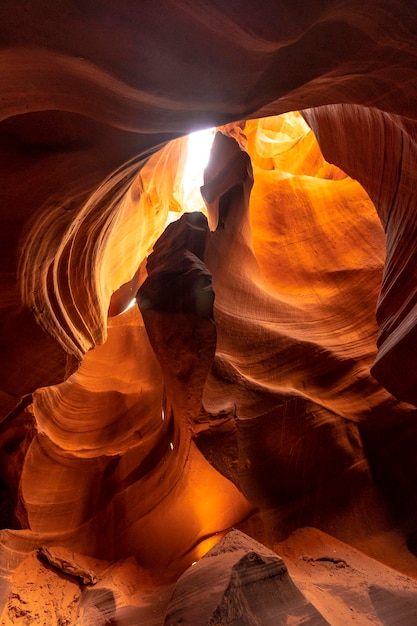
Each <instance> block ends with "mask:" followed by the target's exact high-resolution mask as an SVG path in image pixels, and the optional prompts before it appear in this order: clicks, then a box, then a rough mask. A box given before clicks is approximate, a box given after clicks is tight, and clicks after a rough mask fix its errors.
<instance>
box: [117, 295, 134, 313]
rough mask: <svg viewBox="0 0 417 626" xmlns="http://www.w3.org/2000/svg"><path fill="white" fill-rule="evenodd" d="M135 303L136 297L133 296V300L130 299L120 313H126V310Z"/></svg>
mask: <svg viewBox="0 0 417 626" xmlns="http://www.w3.org/2000/svg"><path fill="white" fill-rule="evenodd" d="M135 304H136V298H133V300H131V301H130V302H129V304H128V305H127V307H126V308H125V309H124V310H123V311H122V313H121V315H123V313H126V311H128V310H129V309H131V308H132V307H133V306H135Z"/></svg>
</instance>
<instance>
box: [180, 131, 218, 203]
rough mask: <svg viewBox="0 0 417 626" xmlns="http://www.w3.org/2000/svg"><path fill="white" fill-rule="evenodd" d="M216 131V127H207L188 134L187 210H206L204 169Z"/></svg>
mask: <svg viewBox="0 0 417 626" xmlns="http://www.w3.org/2000/svg"><path fill="white" fill-rule="evenodd" d="M215 133H216V129H215V128H206V129H205V130H199V131H197V132H195V133H191V134H190V135H189V136H188V141H187V156H186V159H185V166H184V171H183V174H182V190H183V197H182V204H183V207H184V210H185V211H187V212H189V211H203V212H205V210H206V209H205V205H204V201H203V198H202V197H201V193H200V187H201V186H202V185H203V184H204V180H203V177H204V169H205V167H206V165H207V163H208V160H209V158H210V150H211V146H212V144H213V140H214V135H215Z"/></svg>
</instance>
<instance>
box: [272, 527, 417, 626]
mask: <svg viewBox="0 0 417 626" xmlns="http://www.w3.org/2000/svg"><path fill="white" fill-rule="evenodd" d="M274 548H275V551H276V552H277V553H278V554H279V555H280V556H282V558H283V559H284V561H285V563H286V565H287V568H288V571H289V573H290V575H291V578H292V579H293V581H294V582H295V584H296V585H297V587H298V588H299V589H300V590H301V591H302V592H303V593H304V595H305V597H306V598H307V599H308V600H309V601H310V602H311V604H313V605H314V606H315V607H316V609H317V610H318V611H319V612H320V613H321V614H322V615H323V617H325V619H327V620H328V622H329V623H330V624H332V626H346V625H347V624H360V625H361V626H362V625H364V626H365V625H367V624H383V626H399V625H400V624H401V626H415V624H417V580H416V579H417V576H415V577H414V578H411V577H409V576H406V575H404V574H401V573H400V572H399V571H397V570H395V569H392V568H391V567H388V566H386V565H383V564H382V563H380V562H378V561H376V560H374V559H372V558H370V557H368V556H366V555H365V554H363V553H362V552H360V551H359V550H356V549H355V548H352V547H351V546H349V545H348V544H346V543H343V542H341V541H338V540H337V539H334V538H333V537H331V536H330V535H327V534H326V533H323V532H321V531H319V530H317V529H316V528H301V529H299V530H297V531H295V532H294V533H293V534H292V535H291V536H290V537H289V538H288V539H287V540H286V541H284V542H282V543H279V544H277V545H275V546H274ZM403 558H404V559H405V558H406V556H405V557H403ZM412 561H415V567H414V571H415V572H417V559H415V558H414V557H410V559H409V561H408V562H407V563H404V567H403V569H408V571H411V566H412Z"/></svg>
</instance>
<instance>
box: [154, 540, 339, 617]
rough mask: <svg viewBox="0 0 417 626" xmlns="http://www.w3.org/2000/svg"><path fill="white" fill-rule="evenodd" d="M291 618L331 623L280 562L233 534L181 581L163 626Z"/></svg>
mask: <svg viewBox="0 0 417 626" xmlns="http://www.w3.org/2000/svg"><path fill="white" fill-rule="evenodd" d="M202 590H204V592H203V593H201V591H202ZM290 616H291V619H292V620H294V621H291V623H294V624H305V623H308V624H309V625H311V626H315V625H317V626H321V625H325V624H328V622H327V620H325V619H324V618H323V617H322V616H321V615H320V613H319V612H318V611H317V610H316V609H315V608H314V607H313V606H312V605H311V604H310V603H309V602H308V601H307V600H306V598H305V597H304V595H303V594H302V593H301V591H300V590H299V589H298V588H297V587H296V586H295V584H294V583H293V581H292V580H291V578H290V576H289V574H288V570H287V567H286V565H285V563H284V561H283V560H282V559H281V557H279V556H277V555H276V554H275V553H274V552H272V551H271V550H269V549H268V548H266V547H265V546H263V545H262V544H260V543H258V542H257V541H255V540H254V539H252V538H250V537H248V536H247V535H245V534H244V533H242V532H240V531H238V530H232V531H230V532H229V533H228V534H227V535H226V536H225V537H224V539H222V541H220V543H218V544H217V545H216V546H215V547H214V548H212V549H211V550H210V552H208V553H207V554H206V556H205V557H203V558H202V559H201V560H200V561H199V562H198V563H196V564H195V565H194V566H192V567H190V568H189V569H188V570H187V571H186V572H185V573H184V574H183V575H182V576H181V578H180V579H179V580H178V582H177V584H176V586H175V588H174V591H173V595H172V598H171V602H170V604H169V606H168V609H167V613H166V617H165V622H164V624H165V626H177V625H180V624H182V625H189V626H191V625H193V626H203V625H207V626H220V625H221V626H226V625H230V626H232V625H233V626H256V625H259V626H279V625H281V624H282V625H284V624H288V623H289V622H288V619H290Z"/></svg>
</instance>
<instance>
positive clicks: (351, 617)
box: [0, 528, 417, 626]
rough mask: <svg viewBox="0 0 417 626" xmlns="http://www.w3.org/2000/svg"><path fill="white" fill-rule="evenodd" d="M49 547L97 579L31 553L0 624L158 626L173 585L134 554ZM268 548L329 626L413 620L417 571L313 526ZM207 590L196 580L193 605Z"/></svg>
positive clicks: (293, 620) (292, 618)
mask: <svg viewBox="0 0 417 626" xmlns="http://www.w3.org/2000/svg"><path fill="white" fill-rule="evenodd" d="M384 540H386V538H385V539H384ZM56 550H57V551H58V552H59V553H60V554H62V555H63V556H64V557H65V558H68V559H71V560H73V561H75V562H77V564H78V565H80V566H81V567H82V568H85V569H86V570H88V571H91V572H94V573H95V575H96V577H97V583H96V584H95V585H93V586H84V585H80V584H79V582H78V580H76V579H75V578H71V577H70V576H64V575H63V574H60V573H58V572H56V571H54V570H53V569H52V568H50V567H48V566H47V565H46V564H45V563H44V562H42V561H41V560H39V559H38V557H37V556H36V552H31V553H30V554H28V556H27V557H26V559H24V560H23V561H22V562H21V564H20V565H19V566H18V567H17V568H16V569H15V571H14V572H13V574H12V575H11V588H10V590H9V595H8V600H7V601H6V603H5V605H4V608H3V613H2V614H1V621H0V625H1V626H12V625H13V626H14V625H16V624H17V625H21V626H23V625H34V626H44V625H47V626H105V625H106V624H107V625H108V624H113V625H117V626H134V625H138V624H141V625H142V626H162V624H163V623H164V617H165V615H166V614H169V611H170V608H169V607H170V602H171V594H172V590H173V587H174V585H164V586H158V585H156V584H155V582H153V581H152V580H151V577H150V576H149V574H148V573H147V572H146V571H145V570H144V569H143V568H141V567H139V566H138V565H137V563H136V561H135V559H133V558H132V559H126V560H123V561H117V562H113V563H110V562H106V561H100V560H97V559H92V558H89V557H85V556H83V555H77V554H74V553H71V552H70V551H68V550H67V551H65V550H63V549H58V548H57V549H56ZM275 551H276V552H277V554H279V555H280V556H281V557H282V559H283V560H284V562H285V564H286V566H287V568H288V572H289V574H290V577H291V579H292V581H293V582H294V583H295V585H296V587H298V589H299V591H300V592H302V594H303V595H304V597H305V599H306V600H307V602H309V603H311V605H313V607H314V608H313V607H312V610H313V611H314V610H316V611H317V612H318V614H321V616H322V617H323V618H324V620H327V622H328V623H329V624H331V626H346V625H348V624H356V625H358V624H360V625H361V626H362V625H363V626H365V625H368V624H379V625H382V626H399V625H401V626H415V624H417V576H416V577H415V578H411V577H409V576H406V575H404V574H401V573H400V572H399V571H397V570H394V569H392V568H390V567H388V566H386V565H383V564H382V563H380V562H378V561H376V560H374V559H372V558H370V557H368V556H366V555H365V554H364V553H362V552H360V551H359V550H356V549H355V548H352V547H351V546H349V545H347V544H345V543H343V542H341V541H338V540H337V539H334V538H333V537H331V536H330V535H327V534H325V533H323V532H321V531H319V530H317V529H315V528H302V529H299V530H297V531H296V532H294V533H293V534H292V535H291V536H290V537H289V538H288V539H287V540H286V541H284V542H281V543H279V544H277V545H276V546H275ZM204 560H205V559H203V561H204ZM415 560H416V564H417V559H415ZM410 563H412V561H411V560H410V562H409V568H410ZM194 569H195V568H190V571H191V570H194ZM208 582H209V581H208V580H207V581H206V583H208ZM207 589H208V586H207V584H205V582H204V580H202V581H201V592H200V593H198V594H197V596H196V602H197V603H198V604H200V605H201V602H202V600H204V598H205V597H206V595H207ZM282 608H283V607H282V606H280V607H277V616H278V615H279V616H280V618H279V620H281V621H279V620H278V621H277V624H281V623H282V624H289V623H290V624H292V625H293V626H296V625H297V624H302V623H304V622H303V619H302V617H300V615H298V616H297V615H296V614H294V612H293V611H291V614H290V613H289V614H288V615H287V616H286V617H285V615H283V613H282ZM293 608H294V607H293ZM299 613H300V612H299ZM197 614H198V611H197ZM282 619H284V620H286V621H282ZM288 620H289V621H288ZM260 623H261V622H260ZM193 626H200V624H197V623H195V624H193ZM201 626H203V622H201Z"/></svg>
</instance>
